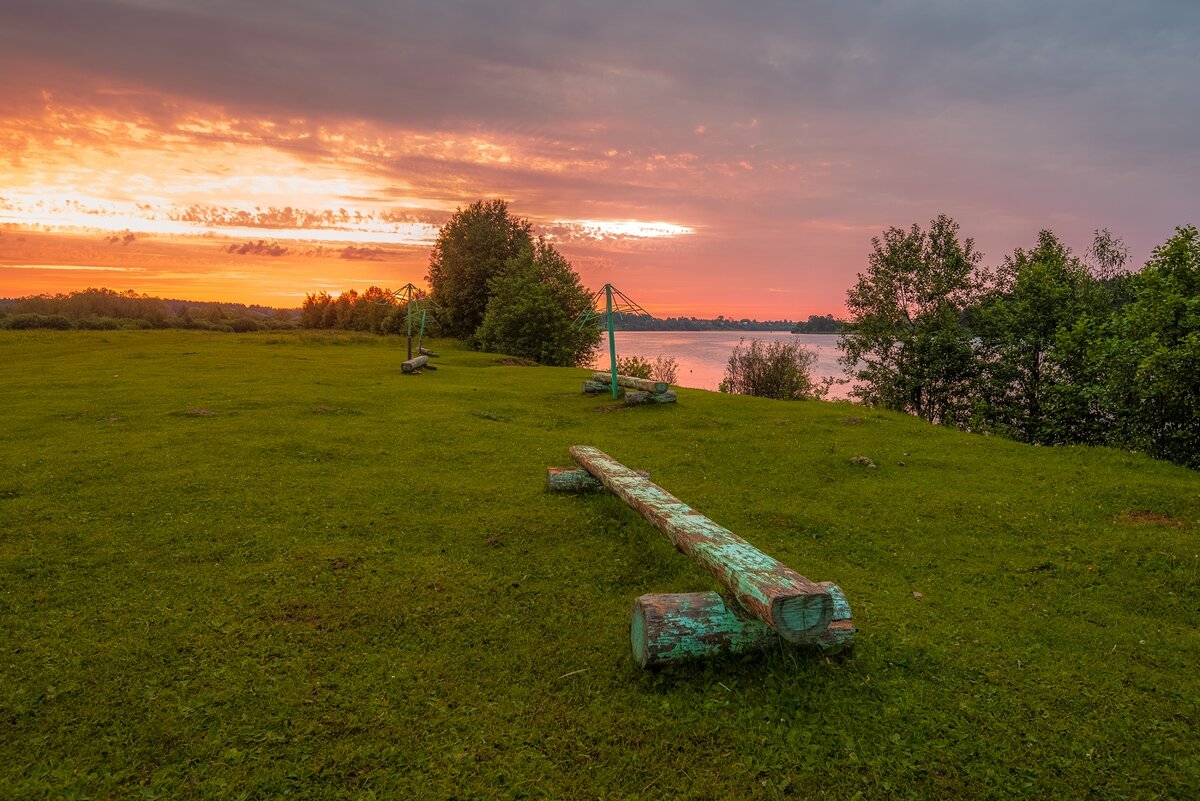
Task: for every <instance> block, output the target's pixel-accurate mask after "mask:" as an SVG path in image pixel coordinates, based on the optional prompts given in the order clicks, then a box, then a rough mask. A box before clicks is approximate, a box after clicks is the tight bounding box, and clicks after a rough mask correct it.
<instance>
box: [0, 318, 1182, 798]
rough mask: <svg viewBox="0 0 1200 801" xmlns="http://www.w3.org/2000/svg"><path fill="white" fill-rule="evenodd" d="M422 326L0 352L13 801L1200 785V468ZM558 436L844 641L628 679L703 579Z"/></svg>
mask: <svg viewBox="0 0 1200 801" xmlns="http://www.w3.org/2000/svg"><path fill="white" fill-rule="evenodd" d="M436 347H437V348H438V349H439V351H440V352H441V354H442V357H441V358H440V359H437V360H435V363H436V364H437V365H438V366H439V367H440V369H439V370H438V371H437V372H426V373H423V374H421V375H416V376H405V375H401V373H400V370H399V362H400V361H401V360H402V359H403V356H402V351H403V346H402V344H401V343H400V342H399V341H398V340H395V339H381V338H372V337H355V336H347V335H336V334H254V335H244V336H237V335H228V334H204V333H197V332H177V331H176V332H164V331H149V332H72V333H58V332H29V333H25V332H0V400H2V405H0V409H2V411H0V414H2V415H3V425H2V426H0V599H2V601H0V616H2V625H3V639H2V651H0V725H2V726H3V737H2V738H0V797H2V798H5V799H24V798H91V799H104V798H276V797H283V796H287V797H291V798H389V799H396V798H403V799H407V798H431V799H442V798H447V799H448V798H460V799H466V798H547V799H588V798H605V799H621V798H631V799H633V798H646V799H658V798H697V799H699V798H713V799H725V798H736V799H755V798H829V799H855V798H863V799H898V798H899V799H903V798H921V799H923V798H938V799H959V798H961V799H992V798H995V799H1002V798H1094V799H1127V798H1129V799H1134V798H1137V799H1141V798H1179V799H1194V798H1197V797H1200V740H1198V737H1200V733H1198V724H1200V717H1198V710H1197V704H1198V700H1200V667H1198V665H1197V661H1198V657H1200V631H1198V629H1197V623H1198V621H1200V542H1198V541H1197V532H1198V531H1200V475H1198V474H1197V473H1194V472H1190V471H1187V470H1184V469H1182V468H1179V467H1174V466H1171V465H1169V464H1164V463H1156V462H1153V461H1151V460H1149V459H1146V458H1143V457H1141V456H1135V455H1129V454H1125V453H1121V452H1118V451H1113V450H1103V449H1087V448H1063V449H1049V448H1031V447H1027V446H1023V445H1019V444H1016V443H1012V442H1007V441H1003V440H997V439H989V438H983V437H979V436H973V435H967V434H961V433H957V432H954V431H949V430H944V429H938V428H932V427H929V426H927V425H925V424H923V423H921V422H919V421H917V420H914V419H909V418H906V417H903V416H900V415H895V414H888V413H880V412H875V411H871V410H866V409H863V408H861V407H855V406H850V405H846V404H826V403H817V402H802V403H783V402H775V401H766V400H760V399H756V398H743V397H729V396H722V395H718V394H715V393H707V392H701V391H695V390H681V391H680V392H679V403H678V405H676V406H655V407H641V408H636V409H629V410H626V409H623V408H620V407H618V406H615V405H614V404H613V403H612V402H611V400H608V401H606V400H605V399H603V398H601V399H597V398H588V397H585V396H582V395H580V394H579V384H580V380H581V379H582V377H583V376H584V375H585V372H584V371H582V370H564V369H550V368H540V367H538V368H531V367H514V366H503V365H500V364H498V363H497V361H496V357H494V356H490V355H487V354H480V353H471V352H465V351H460V350H454V349H453V348H452V345H451V343H446V342H439V343H436ZM574 444H590V445H595V446H597V447H599V448H601V449H603V450H605V451H607V452H608V453H610V454H612V455H613V456H614V457H616V458H617V459H619V460H621V461H623V462H624V463H625V464H627V465H629V466H631V467H635V468H640V469H646V470H649V471H651V473H652V475H653V477H654V479H655V481H657V482H658V483H659V484H661V485H662V486H663V487H665V488H666V489H667V490H668V491H670V492H672V493H674V494H675V495H677V496H679V497H680V498H682V499H683V500H685V501H687V502H688V503H690V504H692V505H694V506H695V507H696V508H697V509H699V510H700V511H701V512H703V513H705V514H707V515H708V516H710V517H712V518H713V519H714V520H716V521H717V522H719V523H721V524H722V525H724V526H726V527H728V528H730V529H732V530H733V531H735V532H737V533H738V534H740V535H741V536H743V537H745V538H746V539H748V540H750V541H751V542H752V543H754V544H755V545H757V546H759V547H760V548H761V549H763V550H764V551H766V552H767V553H769V554H771V555H772V556H775V557H776V558H778V559H779V560H780V561H782V562H784V563H785V564H787V565H789V566H791V567H793V568H795V569H796V570H798V571H800V572H801V573H803V574H804V575H806V576H808V577H809V578H812V579H814V580H828V581H834V582H836V583H838V584H839V585H840V586H841V587H842V588H843V589H844V590H845V592H846V595H847V596H848V598H849V600H850V603H851V605H852V607H853V609H854V613H855V614H854V617H855V620H856V623H857V624H858V626H859V629H860V633H859V639H858V645H857V648H856V649H855V652H854V653H853V655H852V656H850V657H849V658H844V659H824V658H821V657H819V656H815V655H813V654H809V653H794V652H790V651H782V650H781V651H778V652H772V653H769V654H766V655H765V656H762V657H755V658H751V659H738V660H727V661H719V662H715V663H707V664H694V665H686V666H681V667H677V668H673V669H670V670H667V671H663V672H659V673H651V672H642V671H640V670H638V669H636V668H635V666H634V665H633V663H632V661H631V657H630V649H629V640H628V632H627V626H628V616H629V611H630V607H631V605H632V602H633V600H634V598H635V597H637V596H638V595H640V594H642V593H645V592H674V591H679V592H683V591H694V590H704V589H711V588H713V584H712V582H711V580H710V579H709V578H707V577H706V576H705V575H704V574H703V573H701V572H700V570H699V569H697V568H696V567H695V566H694V565H693V564H692V563H691V562H690V560H688V559H687V558H686V557H684V556H682V555H679V554H677V553H675V552H674V551H673V549H672V547H671V545H670V544H669V543H668V541H667V540H666V539H665V538H664V537H663V536H662V535H660V534H659V533H658V532H656V531H655V530H654V529H652V528H651V527H650V526H649V525H648V524H646V523H645V522H643V521H642V520H641V519H640V518H639V517H637V516H636V515H635V514H634V513H633V512H631V511H630V510H628V509H627V508H625V507H624V506H623V505H622V504H621V503H620V502H619V501H616V500H615V499H613V498H611V497H609V496H592V497H580V498H575V497H560V496H552V495H548V494H546V493H545V492H544V491H543V486H544V482H545V470H546V468H547V467H548V466H551V465H563V466H566V465H569V464H570V457H569V456H568V454H567V449H568V447H569V446H571V445H574ZM860 455H861V456H867V457H870V458H871V459H872V460H874V461H875V463H877V464H878V467H877V468H876V469H870V468H867V467H864V466H861V465H858V464H854V463H852V462H851V458H852V457H855V456H860ZM914 593H920V596H921V597H915V595H914Z"/></svg>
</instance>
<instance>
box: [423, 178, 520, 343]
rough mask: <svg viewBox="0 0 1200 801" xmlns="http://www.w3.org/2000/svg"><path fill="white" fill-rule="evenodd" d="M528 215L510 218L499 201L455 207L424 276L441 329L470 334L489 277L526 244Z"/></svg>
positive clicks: (464, 335) (483, 304)
mask: <svg viewBox="0 0 1200 801" xmlns="http://www.w3.org/2000/svg"><path fill="white" fill-rule="evenodd" d="M530 231H531V227H530V224H529V221H528V220H524V219H519V218H514V217H511V216H510V215H509V213H508V204H506V203H505V202H504V201H503V200H499V199H497V200H490V201H483V200H478V201H476V202H474V203H472V204H471V205H470V206H468V207H467V208H465V209H459V210H458V211H456V212H455V213H454V216H453V217H451V218H450V221H449V222H447V223H446V224H445V225H443V226H442V228H441V230H440V231H439V232H438V238H437V242H436V243H435V244H434V246H433V252H432V254H431V255H430V257H429V273H428V274H427V275H426V276H425V279H426V280H427V281H428V282H429V286H430V288H431V289H432V290H433V295H434V298H435V300H436V301H437V303H438V305H439V306H440V307H441V309H442V311H441V318H442V323H443V328H442V330H443V332H444V333H445V334H446V335H448V336H452V337H459V338H463V339H466V338H469V337H471V336H472V335H473V334H474V333H475V330H476V329H477V328H478V327H479V325H480V324H481V323H482V322H483V317H484V313H485V312H486V311H487V306H488V298H489V294H490V292H491V282H492V279H493V278H495V277H496V276H498V275H500V273H502V272H503V271H504V269H505V265H506V264H507V262H508V260H509V259H512V258H514V257H517V256H519V255H520V254H521V253H522V251H523V249H524V248H526V247H528V246H530V244H531V242H532V237H531V235H530Z"/></svg>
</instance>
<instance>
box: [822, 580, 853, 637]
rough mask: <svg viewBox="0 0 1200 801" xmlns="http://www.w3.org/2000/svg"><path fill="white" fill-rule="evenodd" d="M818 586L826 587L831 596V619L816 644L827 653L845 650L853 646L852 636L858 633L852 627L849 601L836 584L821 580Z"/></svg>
mask: <svg viewBox="0 0 1200 801" xmlns="http://www.w3.org/2000/svg"><path fill="white" fill-rule="evenodd" d="M820 586H822V587H826V588H827V589H828V590H829V595H830V597H831V598H833V620H831V621H829V626H828V627H827V628H826V629H825V633H824V634H822V635H821V636H820V637H818V638H817V646H818V647H820V649H821V650H822V651H824V652H825V653H827V654H836V653H841V652H842V651H847V650H849V649H851V648H853V647H854V638H855V636H856V635H857V634H858V629H856V628H855V627H854V615H853V613H851V611H850V602H849V601H848V600H846V595H845V593H843V592H842V588H841V587H839V586H838V585H836V584H834V583H832V582H829V581H822V582H821V584H820Z"/></svg>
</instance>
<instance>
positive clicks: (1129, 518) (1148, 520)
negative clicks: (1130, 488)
mask: <svg viewBox="0 0 1200 801" xmlns="http://www.w3.org/2000/svg"><path fill="white" fill-rule="evenodd" d="M1117 522H1118V523H1123V524H1125V525H1127V526H1169V527H1171V528H1179V527H1180V526H1182V525H1183V521H1182V520H1177V519H1175V518H1174V517H1169V516H1168V515H1160V514H1157V513H1155V512H1144V511H1142V512H1126V513H1125V514H1123V515H1121V516H1120V517H1118V518H1117Z"/></svg>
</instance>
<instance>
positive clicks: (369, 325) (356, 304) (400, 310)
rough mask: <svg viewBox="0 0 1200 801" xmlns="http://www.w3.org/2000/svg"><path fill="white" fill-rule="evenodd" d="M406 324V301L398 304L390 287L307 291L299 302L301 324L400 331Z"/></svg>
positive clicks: (357, 329)
mask: <svg viewBox="0 0 1200 801" xmlns="http://www.w3.org/2000/svg"><path fill="white" fill-rule="evenodd" d="M421 297H423V295H422V296H421ZM427 323H428V325H427V328H432V327H433V325H434V321H433V320H428V321H427ZM407 326H408V307H407V305H401V304H400V303H399V302H398V301H397V300H396V297H395V296H394V295H393V294H392V292H391V290H389V289H381V288H380V287H377V286H372V287H369V288H368V289H367V291H366V292H363V293H362V294H359V293H358V292H357V291H355V290H353V289H348V290H346V291H345V292H342V293H341V294H340V295H338V296H337V297H333V296H332V295H330V294H329V293H328V292H318V293H316V294H310V295H306V296H305V298H304V303H303V304H302V305H301V306H300V327H301V328H340V329H343V330H346V331H370V332H372V333H375V334H399V333H402V332H404V331H405V330H407Z"/></svg>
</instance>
